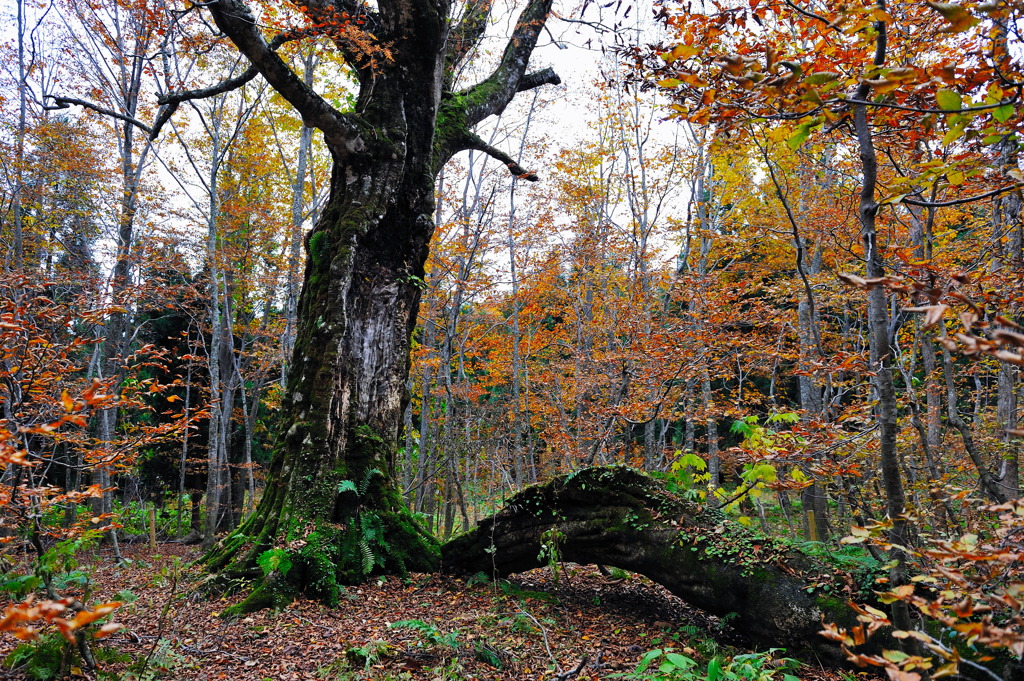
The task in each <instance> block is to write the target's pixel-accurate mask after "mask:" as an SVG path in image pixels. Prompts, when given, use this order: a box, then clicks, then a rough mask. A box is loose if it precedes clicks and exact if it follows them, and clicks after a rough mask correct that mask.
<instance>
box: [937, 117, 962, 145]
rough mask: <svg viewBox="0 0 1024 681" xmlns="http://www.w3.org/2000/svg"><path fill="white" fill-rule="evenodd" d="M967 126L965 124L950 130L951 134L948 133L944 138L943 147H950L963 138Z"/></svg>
mask: <svg viewBox="0 0 1024 681" xmlns="http://www.w3.org/2000/svg"><path fill="white" fill-rule="evenodd" d="M965 126H966V124H965V123H961V124H960V125H954V126H953V127H952V128H950V129H949V132H947V133H946V136H945V137H943V138H942V146H944V147H948V146H949V145H950V144H952V143H953V142H956V141H957V140H958V139H960V138H961V137H963V136H964V127H965Z"/></svg>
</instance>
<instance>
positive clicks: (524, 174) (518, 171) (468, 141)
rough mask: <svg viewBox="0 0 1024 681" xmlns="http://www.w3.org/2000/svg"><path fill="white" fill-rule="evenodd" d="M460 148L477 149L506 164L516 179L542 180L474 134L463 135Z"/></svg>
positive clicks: (465, 133)
mask: <svg viewBox="0 0 1024 681" xmlns="http://www.w3.org/2000/svg"><path fill="white" fill-rule="evenodd" d="M458 148H459V149H460V150H465V149H475V150H476V151H482V152H484V153H485V154H487V155H488V156H491V157H493V158H495V159H497V160H499V161H501V162H502V163H504V164H505V166H506V167H507V168H508V171H509V172H510V173H512V174H513V175H515V176H516V177H519V178H522V179H524V180H529V181H530V182H536V181H537V180H539V179H540V178H539V177H537V173H535V172H533V171H532V170H526V169H524V168H523V167H522V166H521V165H519V164H518V163H517V162H516V160H515V159H513V158H512V157H511V156H509V155H508V154H506V153H505V152H504V151H501V150H500V149H496V148H494V147H492V146H491V145H490V144H488V143H487V142H484V141H483V139H481V138H480V136H479V135H476V134H474V133H472V132H468V131H467V132H464V133H463V134H462V136H461V137H460V138H459V143H458Z"/></svg>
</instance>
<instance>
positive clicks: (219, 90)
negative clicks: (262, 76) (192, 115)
mask: <svg viewBox="0 0 1024 681" xmlns="http://www.w3.org/2000/svg"><path fill="white" fill-rule="evenodd" d="M259 73H260V71H259V69H257V68H256V67H255V66H250V67H249V68H247V69H246V70H245V71H244V72H243V73H242V75H240V76H236V77H235V78H228V79H227V80H225V81H223V82H221V83H218V84H217V85H212V86H210V87H208V88H201V89H198V90H181V91H178V92H169V93H167V94H166V95H161V96H160V97H158V98H157V101H158V102H159V103H160V104H161V107H160V111H159V112H158V113H157V115H156V121H155V122H154V123H153V130H152V131H151V132H150V134H149V138H150V139H154V140H155V139H156V138H157V136H159V135H160V130H161V129H162V128H163V127H164V124H165V123H167V121H169V120H170V119H171V116H172V115H174V112H175V111H177V110H178V106H179V105H180V104H181V103H182V102H188V101H191V100H194V99H208V98H209V97H216V96H217V95H222V94H224V93H225V92H231V91H232V90H237V89H238V88H240V87H242V86H243V85H245V84H246V83H248V82H249V81H251V80H252V79H253V78H255V77H256V76H258V75H259Z"/></svg>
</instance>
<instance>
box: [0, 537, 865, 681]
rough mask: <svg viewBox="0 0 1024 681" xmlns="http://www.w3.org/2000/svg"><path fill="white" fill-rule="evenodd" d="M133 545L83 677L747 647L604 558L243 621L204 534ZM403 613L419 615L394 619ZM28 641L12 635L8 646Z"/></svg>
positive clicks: (444, 671)
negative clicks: (211, 591)
mask: <svg viewBox="0 0 1024 681" xmlns="http://www.w3.org/2000/svg"><path fill="white" fill-rule="evenodd" d="M124 553H125V556H126V557H127V558H129V559H130V561H131V562H130V564H129V565H128V566H126V567H118V566H117V565H116V564H115V563H114V561H112V560H111V559H110V556H109V555H106V554H101V555H100V557H99V560H98V561H97V562H96V564H94V565H92V566H89V568H88V569H87V571H88V570H89V569H91V570H92V574H91V581H92V589H93V593H92V598H91V599H90V602H98V601H109V600H122V601H124V602H125V605H123V606H122V607H121V608H120V609H119V610H118V611H117V613H115V615H114V620H115V621H117V622H120V623H122V624H124V625H125V629H122V630H121V631H119V632H117V633H115V634H114V635H112V636H110V637H109V638H107V639H105V640H104V641H103V644H102V649H100V650H99V652H98V654H97V657H98V659H99V660H101V661H100V662H99V667H100V673H99V674H98V675H93V674H89V673H87V672H86V673H82V674H76V675H73V676H71V677H69V678H77V679H83V678H88V679H92V678H97V679H104V678H107V679H125V680H127V679H138V678H140V672H141V673H142V676H141V678H144V679H147V680H148V679H175V680H180V681H206V680H215V679H229V680H230V681H268V680H273V681H277V680H279V679H280V680H282V681H286V680H293V679H294V680H299V679H302V680H307V679H308V680H310V681H343V680H347V679H523V680H526V679H574V680H575V681H586V680H588V679H591V680H592V679H604V678H614V677H613V675H615V674H622V673H623V672H627V673H628V672H631V671H633V670H634V669H635V668H636V665H637V662H638V661H639V660H640V658H641V657H642V656H643V654H644V653H646V652H647V651H649V650H651V649H653V648H666V647H672V648H674V649H675V650H676V651H678V652H680V653H682V654H685V655H687V656H689V657H692V658H694V659H696V660H697V661H698V662H702V663H704V665H706V663H707V661H708V660H709V659H710V658H711V657H714V656H715V655H723V654H735V653H738V652H747V650H745V649H744V648H743V647H742V646H743V642H742V640H741V639H739V638H738V637H737V636H736V635H735V634H734V633H732V632H731V631H730V630H729V628H728V626H727V625H725V624H723V623H722V622H721V621H720V620H717V619H715V618H713V617H710V616H708V615H707V614H705V613H703V612H701V611H698V610H694V609H693V608H691V607H689V606H687V605H686V604H685V603H683V602H682V601H680V600H679V599H678V598H675V597H674V596H672V595H671V594H669V593H668V592H667V591H665V590H664V589H662V588H661V587H659V586H657V585H655V584H653V583H651V582H649V581H648V580H646V579H643V578H641V577H639V576H636V575H626V576H625V577H624V578H620V579H611V578H608V577H605V576H602V575H601V574H600V573H599V572H598V571H597V570H596V569H595V568H593V567H590V566H587V567H581V566H575V565H569V566H565V567H562V568H560V569H558V570H557V571H553V570H551V569H544V570H535V571H532V572H529V573H525V574H522V575H518V576H516V577H513V578H511V579H509V580H507V581H502V582H499V583H494V582H490V581H487V580H483V579H479V580H473V579H470V580H464V579H458V578H454V577H447V576H438V575H412V576H410V578H409V579H408V580H405V581H403V580H400V579H397V578H393V577H392V578H387V579H379V580H374V581H371V582H370V583H368V584H365V585H363V586H360V587H351V588H349V589H348V590H347V592H346V594H345V596H344V598H343V600H342V603H341V604H340V606H339V607H337V608H328V607H325V606H324V605H322V604H319V603H316V602H312V601H307V600H296V601H295V602H293V603H292V604H291V605H290V606H289V607H287V608H285V609H284V610H283V611H281V612H272V611H269V610H268V611H263V612H258V613H255V614H252V615H249V616H246V617H243V618H241V619H236V620H233V621H229V620H225V619H222V618H220V617H219V614H220V612H221V611H222V610H224V608H226V607H228V606H229V605H232V604H233V603H235V602H237V601H238V600H240V598H241V594H240V595H237V596H234V597H228V598H218V599H213V600H210V599H209V598H206V597H203V596H200V595H198V594H196V593H195V592H194V590H193V587H194V585H195V584H196V582H197V580H198V579H199V578H200V576H201V571H200V569H199V568H197V567H195V566H193V565H191V563H192V562H193V561H194V560H195V559H196V558H198V557H199V555H200V554H199V550H198V548H197V547H193V546H185V545H181V544H171V543H168V544H161V545H159V546H158V547H157V549H156V550H155V551H154V550H151V549H150V548H149V547H148V546H145V545H135V546H128V547H127V548H126V549H125V551H124ZM399 622H405V624H402V625H399V626H394V624H395V623H399ZM7 638H10V637H7ZM14 643H15V642H14V641H13V639H12V640H0V654H2V655H3V656H4V657H6V656H7V654H8V653H9V651H10V650H11V648H13V645H14ZM735 646H739V648H738V649H737V648H736V647H735ZM779 654H781V653H779ZM74 671H75V672H79V671H80V670H79V669H77V668H75V669H74ZM789 673H790V674H795V675H796V676H798V677H800V678H801V679H805V680H810V681H840V680H841V679H846V680H850V679H852V678H853V675H851V674H850V673H848V672H846V673H844V672H839V671H836V670H829V669H823V668H821V667H818V666H814V665H811V664H804V665H803V666H802V667H800V668H799V669H798V670H797V671H795V672H789ZM781 676H782V675H781V674H778V677H779V678H781ZM22 678H27V677H26V671H25V669H24V668H22V669H20V670H19V669H14V670H10V669H8V668H7V667H6V665H5V668H4V669H3V670H0V679H22Z"/></svg>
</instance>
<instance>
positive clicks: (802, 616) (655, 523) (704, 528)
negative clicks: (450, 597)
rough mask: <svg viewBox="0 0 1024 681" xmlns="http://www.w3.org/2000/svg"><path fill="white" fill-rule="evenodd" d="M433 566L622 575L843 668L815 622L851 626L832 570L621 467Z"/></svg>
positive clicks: (544, 501) (474, 535)
mask: <svg viewBox="0 0 1024 681" xmlns="http://www.w3.org/2000/svg"><path fill="white" fill-rule="evenodd" d="M441 560H442V570H444V571H446V572H450V573H455V574H475V573H478V572H483V573H485V574H488V575H496V576H506V575H509V574H514V573H517V572H523V571H525V570H530V569H533V568H536V567H542V566H544V565H546V564H548V563H549V562H550V561H551V560H559V561H567V562H575V563H581V564H590V563H594V564H599V565H606V566H613V567H619V568H622V569H624V570H629V571H631V572H636V573H639V574H642V575H645V576H647V577H649V578H650V579H652V580H653V581H655V582H657V583H659V584H661V585H663V586H664V587H665V588H667V589H668V590H669V591H671V592H672V593H673V594H675V595H676V596H678V597H680V598H682V599H683V600H685V601H687V602H688V603H691V604H693V605H695V606H697V607H699V608H702V609H704V610H706V611H708V612H710V613H713V614H716V615H728V614H730V613H735V615H733V616H732V619H731V624H732V626H733V627H734V628H735V629H737V630H738V631H740V632H741V633H743V634H744V635H746V636H747V637H749V638H750V639H751V640H752V641H754V642H756V643H758V644H761V645H765V646H781V647H785V648H787V649H788V650H789V651H790V652H791V653H798V652H803V653H805V654H806V653H813V655H816V656H817V657H818V658H819V659H820V660H821V661H823V662H828V663H833V664H838V663H842V661H843V659H844V658H843V655H842V654H841V652H840V650H839V648H838V646H837V645H836V644H834V643H832V642H831V641H828V640H826V639H825V638H823V637H821V636H820V635H818V631H820V630H821V628H822V626H821V625H822V619H823V618H824V619H825V620H828V621H833V622H839V623H840V624H843V625H846V624H850V623H852V620H853V613H852V612H851V610H850V609H849V608H848V606H847V605H846V598H845V596H842V597H837V596H836V595H834V594H835V593H836V592H835V591H834V590H833V591H828V592H827V591H824V590H823V589H822V588H821V585H823V584H830V583H832V584H834V583H835V582H836V581H837V580H835V574H834V571H833V570H830V569H829V568H827V567H826V566H823V565H820V564H817V563H816V562H815V561H813V560H812V559H810V558H808V557H807V556H805V555H803V554H800V553H797V552H794V551H791V550H787V549H786V548H785V547H783V546H781V545H779V544H778V543H776V542H773V541H771V540H768V539H765V538H763V537H758V536H756V535H755V534H754V533H751V532H749V531H748V530H747V529H746V528H744V527H743V526H741V525H739V524H737V523H735V522H731V521H728V520H726V518H725V517H724V516H723V515H722V514H721V513H719V512H717V511H713V510H706V509H704V508H703V507H701V506H699V505H697V504H694V503H692V502H687V501H685V500H682V499H680V498H678V497H676V496H674V495H672V494H669V493H668V492H667V491H665V489H664V488H663V487H662V486H661V485H660V484H659V483H658V482H657V481H655V480H653V479H651V478H649V477H647V476H645V475H643V474H641V473H638V472H636V471H634V470H632V469H629V468H624V467H612V468H589V469H585V470H581V471H578V472H576V473H574V474H571V475H568V476H564V477H560V478H557V479H555V480H553V481H551V482H549V483H547V484H544V485H538V486H534V487H530V488H527V489H525V490H523V491H522V492H520V493H519V494H517V495H515V496H514V497H513V498H512V499H510V500H509V502H508V503H507V504H506V506H505V508H504V509H502V510H501V511H499V512H498V513H496V514H495V515H493V516H491V517H489V518H486V519H484V520H483V521H481V522H480V523H479V525H478V527H477V528H476V529H474V530H472V531H471V532H468V533H466V534H463V535H461V536H459V537H456V538H455V539H453V540H452V541H450V542H448V543H447V544H445V545H444V546H443V547H442V559H441ZM830 573H833V574H830Z"/></svg>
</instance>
